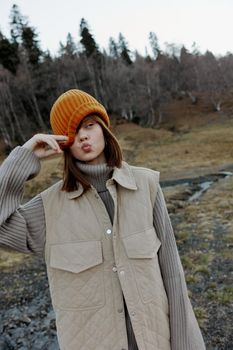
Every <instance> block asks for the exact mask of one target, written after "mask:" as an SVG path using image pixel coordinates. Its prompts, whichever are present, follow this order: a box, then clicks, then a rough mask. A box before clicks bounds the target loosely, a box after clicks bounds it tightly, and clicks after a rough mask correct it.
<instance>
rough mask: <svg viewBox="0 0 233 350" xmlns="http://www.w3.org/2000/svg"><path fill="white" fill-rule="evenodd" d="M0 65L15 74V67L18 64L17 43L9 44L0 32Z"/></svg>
mask: <svg viewBox="0 0 233 350" xmlns="http://www.w3.org/2000/svg"><path fill="white" fill-rule="evenodd" d="M0 63H1V64H2V65H3V67H4V68H6V69H8V70H9V71H10V72H11V73H13V74H16V70H17V66H18V64H19V56H18V44H17V42H10V41H9V40H8V39H7V38H6V37H4V36H3V34H2V33H1V32H0Z"/></svg>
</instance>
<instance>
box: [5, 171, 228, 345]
mask: <svg viewBox="0 0 233 350" xmlns="http://www.w3.org/2000/svg"><path fill="white" fill-rule="evenodd" d="M225 175H226V174H224V175H219V174H218V175H212V176H206V177H205V178H199V179H189V181H188V182H187V181H185V182H184V183H182V181H178V180H176V181H173V182H164V183H163V186H165V187H163V189H164V193H165V197H166V201H167V205H168V209H169V212H170V217H171V220H172V224H173V227H174V231H175V235H176V239H177V244H178V248H179V251H180V255H181V258H182V263H183V266H184V269H185V274H186V280H187V283H188V288H189V293H190V298H191V301H192V304H193V306H194V309H195V313H196V315H197V317H198V321H199V324H200V326H201V329H202V332H203V335H204V338H205V341H206V345H207V350H230V349H233V332H232V324H233V252H232V250H233V221H232V207H233V194H232V188H233V176H230V175H229V176H225ZM200 183H205V184H206V185H207V186H206V187H207V188H208V186H210V187H209V188H208V189H207V190H206V191H205V192H203V193H201V191H202V188H201V187H200ZM168 185H169V186H168ZM197 193H198V194H199V197H197V198H196V199H195V198H194V197H193V195H194V194H197ZM7 254H8V253H4V252H2V251H1V259H0V264H1V270H0V310H1V312H0V350H7V349H12V350H14V349H18V350H27V349H32V350H37V349H38V350H39V349H40V350H41V349H44V350H45V349H46V350H58V349H59V347H58V344H57V339H56V327H55V320H54V313H53V311H52V307H51V301H50V297H49V291H48V283H47V278H46V272H45V266H44V263H43V259H42V258H40V257H32V256H23V261H22V257H21V256H20V255H17V254H16V257H15V262H17V261H18V263H17V264H14V266H12V267H11V266H10V265H9V264H5V265H4V259H7ZM17 259H18V260H17ZM15 265H17V267H15Z"/></svg>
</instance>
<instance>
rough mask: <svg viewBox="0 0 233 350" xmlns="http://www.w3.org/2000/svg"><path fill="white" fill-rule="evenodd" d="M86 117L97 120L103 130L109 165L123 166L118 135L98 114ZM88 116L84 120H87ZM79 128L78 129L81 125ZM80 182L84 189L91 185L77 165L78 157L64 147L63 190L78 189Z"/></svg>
mask: <svg viewBox="0 0 233 350" xmlns="http://www.w3.org/2000/svg"><path fill="white" fill-rule="evenodd" d="M86 118H90V119H92V120H95V121H96V122H97V123H98V124H99V125H100V126H101V127H102V130H103V134H104V139H105V149H104V153H105V157H106V161H107V165H108V166H110V167H117V168H120V167H121V163H122V151H121V148H120V145H119V142H118V141H117V139H116V137H115V136H114V135H113V133H112V132H111V131H110V129H109V128H108V127H107V126H106V124H105V123H104V121H103V120H102V119H101V118H100V117H98V116H97V115H90V116H87V117H86ZM86 118H85V119H84V120H86ZM81 125H82V123H81V124H80V126H79V127H78V128H77V131H78V130H79V128H80V127H81ZM78 183H80V184H81V185H82V186H83V188H84V190H87V189H88V188H90V187H91V185H90V183H89V182H88V180H87V179H86V178H85V177H84V175H83V174H82V172H81V171H80V169H79V168H78V166H77V159H75V158H74V157H73V155H72V153H71V151H70V148H69V147H68V148H65V149H64V169H63V186H62V191H67V192H72V191H75V190H77V188H78Z"/></svg>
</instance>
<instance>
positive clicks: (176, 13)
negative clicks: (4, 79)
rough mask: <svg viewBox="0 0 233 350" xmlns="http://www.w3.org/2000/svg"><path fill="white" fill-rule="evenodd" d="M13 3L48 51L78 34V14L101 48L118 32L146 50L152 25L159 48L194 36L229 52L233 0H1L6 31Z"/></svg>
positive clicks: (232, 48) (0, 22)
mask: <svg viewBox="0 0 233 350" xmlns="http://www.w3.org/2000/svg"><path fill="white" fill-rule="evenodd" d="M14 3H15V4H17V5H18V6H19V8H20V11H21V13H22V14H23V15H25V16H27V17H28V19H29V23H30V24H31V25H32V26H34V27H35V28H36V29H37V32H38V34H39V39H40V42H41V47H42V49H43V50H46V49H49V50H50V52H51V53H52V54H56V51H57V50H58V48H59V42H60V41H62V42H63V43H65V41H66V36H67V34H68V32H70V33H71V34H72V36H73V37H74V38H75V40H76V41H78V40H79V24H80V20H81V18H82V17H84V18H85V19H86V21H87V22H88V24H89V27H90V29H91V32H92V34H93V35H94V38H95V40H96V42H97V44H98V45H99V47H100V48H106V49H107V48H108V40H109V38H110V36H112V37H113V38H115V39H117V38H118V34H119V32H122V33H123V35H124V37H125V38H126V40H127V41H128V43H129V48H130V49H131V50H135V49H137V50H138V51H139V52H140V53H141V54H145V47H146V46H147V48H148V50H149V41H148V35H149V32H150V31H153V32H155V33H156V35H157V37H158V39H159V43H160V46H161V48H162V49H164V48H165V45H164V43H165V42H168V43H175V44H178V45H179V44H184V45H185V46H186V48H187V49H189V50H191V47H192V44H193V42H196V44H197V46H198V47H199V49H200V51H201V52H205V51H206V50H207V49H208V50H210V51H212V52H213V53H214V54H215V55H218V54H221V55H224V54H225V53H226V52H233V38H232V34H233V19H232V16H233V0H15V1H13V0H0V30H1V31H2V32H3V34H4V35H6V36H8V37H9V25H8V23H9V14H10V9H11V7H12V5H13V4H14ZM149 52H150V50H149Z"/></svg>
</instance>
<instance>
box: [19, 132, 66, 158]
mask: <svg viewBox="0 0 233 350" xmlns="http://www.w3.org/2000/svg"><path fill="white" fill-rule="evenodd" d="M67 140H68V137H67V136H64V135H49V134H36V135H34V136H33V137H32V138H31V139H30V140H28V141H27V142H25V144H24V145H23V147H25V148H27V149H29V150H31V151H32V152H34V154H35V155H36V156H37V157H38V158H45V157H49V156H52V155H55V154H59V153H62V150H61V148H60V146H59V141H63V142H65V141H67Z"/></svg>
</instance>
